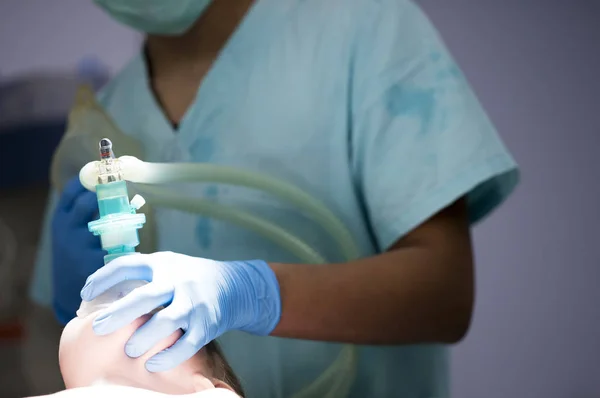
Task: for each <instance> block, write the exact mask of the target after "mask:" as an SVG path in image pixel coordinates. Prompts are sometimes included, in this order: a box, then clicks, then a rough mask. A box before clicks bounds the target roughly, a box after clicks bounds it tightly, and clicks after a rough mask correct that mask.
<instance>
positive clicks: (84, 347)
mask: <svg viewBox="0 0 600 398" xmlns="http://www.w3.org/2000/svg"><path fill="white" fill-rule="evenodd" d="M96 315H97V312H94V313H91V314H87V315H85V316H79V317H77V318H75V319H73V320H72V321H71V322H69V323H68V324H67V326H66V327H65V329H64V330H63V333H62V336H61V340H60V347H59V363H60V370H61V373H62V376H63V379H64V382H65V386H66V387H67V388H76V387H87V386H91V385H94V384H103V383H107V384H118V385H124V386H131V387H138V388H143V389H147V390H152V391H156V392H161V393H164V394H190V393H194V392H198V391H202V390H206V389H212V388H226V389H229V390H231V387H230V386H228V385H227V384H225V383H223V382H222V381H219V380H216V379H214V378H212V377H211V374H212V372H211V369H210V365H209V364H210V363H211V361H209V358H208V355H207V354H206V350H205V349H202V350H201V351H200V352H199V353H198V354H197V355H195V356H194V357H192V358H191V359H190V360H188V361H187V362H185V363H183V364H181V365H180V366H178V367H176V368H175V369H173V370H170V371H166V372H160V373H150V372H148V371H147V370H146V368H145V362H146V361H147V360H148V359H149V358H150V357H152V356H153V355H154V354H156V353H158V352H160V351H162V350H163V349H165V348H168V347H170V346H171V345H173V344H174V343H175V341H177V339H178V338H179V337H180V336H181V331H179V332H177V333H174V334H172V335H171V336H169V337H168V338H167V339H165V340H164V341H162V342H160V343H159V344H158V345H156V346H155V347H154V348H153V349H151V350H150V351H149V352H148V353H146V354H145V355H144V356H142V357H139V358H130V357H128V356H127V354H125V343H126V342H127V340H129V338H130V337H131V335H132V334H133V333H134V332H135V331H136V330H137V329H138V328H139V327H140V326H141V325H142V324H144V322H146V321H147V320H148V319H149V318H150V315H147V316H144V317H142V318H138V319H137V320H136V321H134V322H133V323H132V324H130V325H128V326H127V327H125V328H123V329H121V330H118V331H117V332H115V333H112V334H110V335H106V336H98V335H96V334H95V333H94V331H93V330H92V322H93V320H94V318H95V316H96Z"/></svg>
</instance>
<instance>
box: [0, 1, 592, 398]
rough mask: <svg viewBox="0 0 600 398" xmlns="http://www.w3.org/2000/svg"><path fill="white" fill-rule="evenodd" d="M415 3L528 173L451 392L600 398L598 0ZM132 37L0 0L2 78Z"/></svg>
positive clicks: (111, 60) (507, 208)
mask: <svg viewBox="0 0 600 398" xmlns="http://www.w3.org/2000/svg"><path fill="white" fill-rule="evenodd" d="M419 3H420V4H421V5H422V6H423V7H424V9H425V10H426V11H427V13H428V14H429V15H430V17H431V18H432V19H433V21H434V22H435V24H436V25H437V26H438V28H439V29H440V31H441V33H442V35H443V36H444V38H445V40H446V42H447V43H448V45H449V46H450V48H451V49H452V51H453V53H454V55H455V57H456V58H457V59H458V61H459V63H460V64H461V66H462V68H463V70H464V71H465V73H466V74H467V76H468V77H469V79H470V81H471V82H472V84H473V86H474V87H475V89H476V91H477V92H478V94H479V97H480V99H481V101H482V102H483V104H484V105H485V106H486V108H487V109H488V111H489V113H490V116H491V118H492V119H493V121H494V122H495V124H496V125H497V127H498V129H499V131H500V133H501V134H502V136H503V137H504V139H505V141H506V142H507V144H508V146H509V147H510V149H511V150H512V151H513V153H514V155H515V157H516V158H517V161H518V162H519V163H520V165H521V166H522V170H523V182H522V184H521V186H520V187H519V189H518V191H517V192H516V193H515V195H514V196H513V197H512V198H511V200H509V202H507V204H506V205H504V206H503V207H502V208H501V209H500V210H499V211H497V212H496V213H495V214H494V215H493V216H492V217H490V218H489V219H488V220H487V221H486V222H485V223H484V224H482V225H481V226H479V227H477V228H476V229H475V234H474V238H475V244H476V258H477V262H478V274H477V283H478V296H477V305H476V312H475V317H474V322H473V325H472V329H471V332H470V334H469V336H468V338H467V339H466V341H465V342H463V343H462V344H460V345H459V346H457V347H456V348H455V349H454V354H453V359H452V361H453V391H454V396H455V397H458V398H482V397H485V398H507V397H518V398H537V397H544V398H588V397H600V310H599V309H598V304H599V303H600V292H599V291H598V288H597V285H598V284H600V242H599V238H600V233H599V232H598V231H599V227H600V225H599V224H600V210H599V207H598V206H599V205H600V189H599V188H598V184H599V183H600V166H599V162H600V160H599V159H598V150H599V149H600V99H599V95H600V44H599V40H600V2H597V1H593V0H589V1H586V0H569V1H559V0H538V1H536V0H422V1H420V2H419ZM15 41H16V42H17V43H19V44H18V46H15V44H14V43H15ZM138 42H139V36H137V35H136V34H134V33H132V32H130V31H128V30H127V29H124V28H122V27H120V26H119V25H117V24H116V23H113V22H112V21H110V20H109V19H108V18H107V17H105V16H104V15H103V14H102V13H101V12H99V11H98V10H96V9H95V8H94V7H93V5H92V4H91V1H81V0H56V1H52V2H50V3H48V2H46V1H42V0H2V1H0V76H4V77H6V76H12V75H14V74H16V73H18V72H23V71H28V70H37V69H42V68H53V69H64V68H71V67H73V66H74V65H75V63H76V61H77V60H78V59H79V58H80V57H81V56H83V55H86V54H95V55H98V56H100V57H102V58H103V59H104V60H105V62H106V63H107V64H108V65H109V66H110V67H111V68H112V69H113V70H116V69H118V68H119V67H120V66H121V65H122V64H123V63H124V62H125V60H126V59H127V57H128V56H129V54H131V53H132V52H133V51H134V50H135V48H136V46H137V43H138Z"/></svg>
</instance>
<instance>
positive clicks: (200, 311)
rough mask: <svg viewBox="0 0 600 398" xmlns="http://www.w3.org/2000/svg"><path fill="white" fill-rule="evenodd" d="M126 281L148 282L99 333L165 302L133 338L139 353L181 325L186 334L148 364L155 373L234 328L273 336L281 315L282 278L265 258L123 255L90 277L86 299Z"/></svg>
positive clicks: (131, 348)
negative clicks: (230, 259)
mask: <svg viewBox="0 0 600 398" xmlns="http://www.w3.org/2000/svg"><path fill="white" fill-rule="evenodd" d="M126 280H143V281H147V282H150V283H149V284H147V285H144V286H142V287H139V288H137V289H135V290H134V291H133V292H131V293H129V294H128V295H127V296H125V297H124V298H122V299H120V300H118V301H116V302H114V303H113V304H112V305H111V306H110V307H109V308H107V309H106V310H104V311H102V312H100V313H99V314H98V316H97V317H96V319H95V320H94V323H93V328H94V331H95V332H96V333H97V334H100V335H105V334H109V333H112V332H114V331H116V330H118V329H120V328H122V327H124V326H126V325H128V324H129V323H131V322H133V321H134V320H135V319H137V318H139V317H141V316H142V315H144V314H147V313H149V312H152V311H153V310H155V309H156V308H160V307H163V306H164V308H162V309H160V310H159V311H158V312H157V313H155V314H154V315H153V316H152V318H151V319H150V320H149V321H148V322H147V323H145V324H144V325H143V326H141V327H140V328H139V329H138V330H137V331H136V332H135V333H134V334H133V336H132V337H131V338H130V339H129V341H128V342H127V344H126V347H125V352H126V353H127V355H129V356H130V357H134V358H137V357H139V356H141V355H143V354H145V353H146V352H147V351H148V350H150V349H151V348H152V347H154V346H155V345H156V344H157V343H159V342H160V341H161V340H163V339H165V338H166V337H168V336H170V335H171V334H172V333H173V332H176V331H177V330H178V329H182V330H183V331H184V334H183V336H182V337H181V338H180V339H179V340H178V341H177V342H176V343H175V344H174V345H173V346H172V347H170V348H168V349H166V350H164V351H162V352H160V353H158V354H156V355H154V356H153V357H152V358H150V359H149V360H148V361H147V362H146V368H147V369H148V370H149V371H151V372H158V371H165V370H169V369H172V368H174V367H176V366H177V365H179V364H180V363H182V362H184V361H186V360H187V359H189V358H191V357H192V356H193V355H194V354H195V353H196V352H198V351H199V350H200V349H201V348H202V347H203V346H205V345H206V344H207V343H209V342H210V341H212V340H214V339H216V338H217V337H219V336H221V335H222V334H223V333H225V332H227V331H229V330H241V331H245V332H248V333H252V334H256V335H268V334H270V333H271V332H272V331H273V329H275V326H277V323H278V322H279V318H280V315H281V298H280V294H279V283H278V282H277V278H276V277H275V274H274V272H273V271H272V270H271V268H270V267H269V266H268V265H267V264H266V263H265V262H264V261H235V262H219V261H212V260H207V259H203V258H197V257H190V256H185V255H182V254H177V253H171V252H161V253H154V254H135V255H129V256H124V257H120V258H117V259H115V260H113V261H111V262H110V263H109V264H107V265H106V266H104V267H103V268H101V269H100V270H98V271H97V272H96V273H94V274H93V275H91V276H90V277H89V278H88V281H87V283H86V285H85V286H84V288H83V290H82V291H81V298H82V299H83V300H85V301H90V300H93V299H94V298H95V297H97V296H98V295H100V294H102V293H103V292H104V291H106V290H107V289H109V288H111V287H113V286H115V285H117V284H118V283H121V282H123V281H126Z"/></svg>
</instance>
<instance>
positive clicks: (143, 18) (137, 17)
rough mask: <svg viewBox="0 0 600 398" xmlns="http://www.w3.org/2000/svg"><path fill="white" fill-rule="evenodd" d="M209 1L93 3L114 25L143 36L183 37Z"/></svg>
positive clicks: (109, 0)
mask: <svg viewBox="0 0 600 398" xmlns="http://www.w3.org/2000/svg"><path fill="white" fill-rule="evenodd" d="M211 1H212V0H94V3H96V4H97V5H98V6H100V7H101V8H102V9H104V10H105V11H106V12H107V13H108V14H109V15H111V16H112V17H113V18H114V19H116V20H117V21H119V22H121V23H123V24H125V25H127V26H129V27H131V28H133V29H135V30H138V31H141V32H144V33H148V34H156V35H165V36H177V35H180V34H183V33H185V32H186V31H187V30H188V29H190V28H191V27H192V25H193V24H194V22H196V20H197V19H198V18H200V16H201V15H202V13H203V12H204V11H205V10H206V9H207V7H208V6H209V5H210V3H211Z"/></svg>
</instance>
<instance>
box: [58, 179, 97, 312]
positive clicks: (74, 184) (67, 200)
mask: <svg viewBox="0 0 600 398" xmlns="http://www.w3.org/2000/svg"><path fill="white" fill-rule="evenodd" d="M97 214H98V201H97V199H96V194H95V193H94V192H90V191H88V190H86V189H85V188H84V187H83V186H82V185H81V182H79V178H78V177H75V178H73V179H72V180H70V181H69V182H68V183H67V184H66V185H65V188H64V190H63V193H62V196H61V197H60V199H59V202H58V205H57V206H56V209H55V211H54V215H53V218H52V287H53V292H54V297H53V308H54V312H55V314H56V317H57V318H58V320H59V321H60V322H62V323H63V324H66V323H67V322H69V321H70V320H71V319H72V318H73V317H75V312H76V311H77V309H78V308H79V305H80V304H81V297H80V291H81V288H82V287H83V285H84V284H85V281H86V278H87V277H88V276H89V275H91V274H92V273H94V272H95V271H96V270H97V269H98V268H100V267H101V266H102V265H104V255H105V254H106V253H105V252H104V251H103V250H102V248H101V246H100V239H99V238H98V237H97V236H94V235H93V234H92V233H91V232H90V231H89V230H88V227H87V223H88V222H90V221H92V220H93V219H94V218H97Z"/></svg>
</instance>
